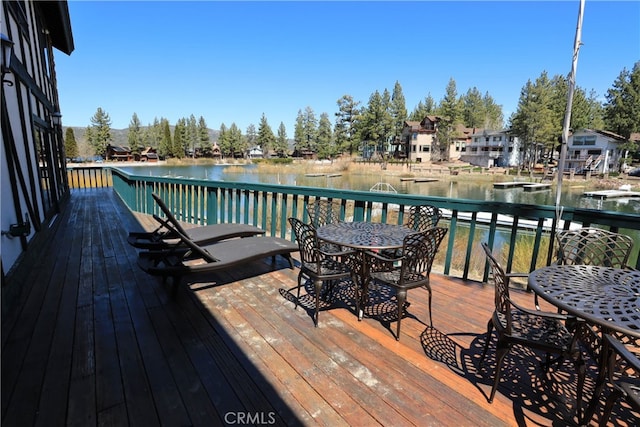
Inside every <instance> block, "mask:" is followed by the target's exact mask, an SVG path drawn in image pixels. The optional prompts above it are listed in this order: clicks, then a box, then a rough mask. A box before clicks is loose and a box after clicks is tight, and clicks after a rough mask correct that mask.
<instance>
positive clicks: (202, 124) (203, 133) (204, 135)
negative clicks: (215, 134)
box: [198, 116, 211, 157]
mask: <svg viewBox="0 0 640 427" xmlns="http://www.w3.org/2000/svg"><path fill="white" fill-rule="evenodd" d="M198 148H200V153H201V154H202V155H203V156H204V157H210V156H211V137H210V136H209V128H208V127H207V122H206V121H205V120H204V117H202V116H200V118H199V119H198Z"/></svg>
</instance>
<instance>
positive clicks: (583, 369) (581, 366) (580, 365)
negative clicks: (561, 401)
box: [575, 353, 588, 422]
mask: <svg viewBox="0 0 640 427" xmlns="http://www.w3.org/2000/svg"><path fill="white" fill-rule="evenodd" d="M575 365H576V372H577V373H578V385H577V389H576V415H577V416H578V422H582V421H583V420H582V417H583V415H582V393H583V391H584V381H585V377H586V374H587V366H586V364H585V363H584V359H583V358H582V355H581V354H580V353H578V355H577V357H576V359H575ZM586 421H588V420H586Z"/></svg>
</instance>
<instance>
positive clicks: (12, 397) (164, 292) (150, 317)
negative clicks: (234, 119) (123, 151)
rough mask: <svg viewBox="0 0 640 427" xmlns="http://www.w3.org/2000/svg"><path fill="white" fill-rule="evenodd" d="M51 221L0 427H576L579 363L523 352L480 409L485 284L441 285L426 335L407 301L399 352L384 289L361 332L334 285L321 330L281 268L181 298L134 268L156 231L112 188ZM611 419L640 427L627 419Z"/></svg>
mask: <svg viewBox="0 0 640 427" xmlns="http://www.w3.org/2000/svg"><path fill="white" fill-rule="evenodd" d="M57 221H58V224H57V227H58V228H57V231H56V235H55V238H54V239H51V241H50V243H49V247H48V250H47V252H46V254H44V256H42V257H41V260H42V262H41V263H40V264H38V265H33V268H32V270H31V272H30V276H29V278H28V280H27V281H26V282H25V283H24V285H23V286H24V292H23V293H22V295H23V298H22V300H21V302H22V303H21V306H20V307H18V308H17V309H16V310H15V311H13V312H12V314H11V315H10V316H8V318H7V319H5V321H4V322H3V324H2V425H3V426H30V425H46V426H61V425H80V426H90V425H117V426H125V425H141V426H152V425H168V426H186V425H203V426H211V425H259V424H266V425H327V426H339V425H352V426H371V425H389V426H391V425H393V426H402V425H419V426H425V425H443V426H450V425H455V426H500V425H522V426H524V425H549V426H550V425H567V424H570V423H571V422H573V421H575V420H574V418H573V414H572V410H573V408H574V406H575V400H574V397H573V396H575V376H574V375H573V374H571V372H572V365H571V364H570V363H567V364H564V365H562V366H560V367H559V368H558V369H556V370H552V371H551V373H550V374H549V375H548V376H547V375H545V374H544V373H542V372H541V371H540V368H539V365H538V362H539V360H540V359H541V357H542V355H535V354H532V353H529V352H525V351H523V350H521V349H514V350H513V351H512V353H511V355H510V356H509V357H508V358H507V361H506V369H505V372H504V375H503V382H502V383H501V386H500V388H499V390H498V394H497V396H496V399H495V400H494V402H493V404H489V403H487V400H486V396H487V393H488V392H489V390H490V377H491V372H492V369H493V362H494V358H493V357H492V350H491V349H490V355H489V356H488V358H487V362H486V366H487V368H482V369H481V368H480V366H481V365H480V363H479V358H480V354H481V352H482V348H483V345H484V343H485V339H486V333H485V328H486V321H487V320H488V319H489V317H490V314H491V312H492V304H493V300H492V298H493V289H492V287H490V286H486V285H482V284H480V283H475V282H467V283H463V282H461V281H458V280H451V279H448V278H446V277H444V276H442V275H439V274H437V273H433V274H432V284H433V291H434V297H433V298H434V300H433V311H434V313H433V319H434V327H433V328H432V327H428V326H427V325H426V324H425V323H424V322H426V321H427V319H428V313H427V308H426V292H425V291H424V290H421V289H418V290H414V291H411V292H410V293H409V301H410V302H411V306H410V307H409V310H408V311H409V315H408V317H407V318H405V319H404V320H403V323H402V336H401V340H400V342H397V341H396V340H395V338H394V337H393V334H392V333H391V330H395V328H394V326H395V323H394V321H393V314H391V313H393V312H394V311H393V310H394V307H395V306H394V304H393V301H389V298H390V296H389V295H387V294H386V293H385V292H383V291H382V290H380V291H379V292H377V293H375V294H373V295H372V299H373V304H372V305H371V306H370V307H369V309H368V314H369V316H368V317H367V318H365V319H364V320H363V321H362V322H358V321H357V318H356V316H355V313H354V308H353V303H352V297H353V293H352V291H351V290H350V289H349V287H348V286H347V285H344V286H341V287H339V288H338V289H336V291H335V292H334V294H333V296H332V299H331V300H330V302H329V303H327V304H326V307H325V310H323V311H321V312H320V324H319V327H318V328H314V326H313V321H312V319H311V317H310V313H311V309H312V303H311V301H312V300H311V299H310V298H308V297H305V296H304V291H303V297H302V298H301V299H300V304H301V305H300V306H299V307H298V308H297V309H294V303H293V302H292V301H294V300H295V297H294V294H292V293H290V292H289V290H290V289H291V288H293V287H294V285H295V283H296V274H297V269H296V270H290V269H289V268H288V267H287V263H286V262H284V261H283V260H279V261H278V263H277V264H276V265H272V264H271V261H270V260H265V261H264V262H255V263H251V264H248V265H247V266H246V268H239V269H237V270H233V271H229V272H225V273H223V274H216V275H215V276H213V275H212V276H211V277H207V278H204V279H202V280H199V281H198V283H191V284H183V286H181V287H180V289H179V291H178V293H177V295H176V296H175V297H172V293H171V292H170V290H169V289H168V288H167V286H165V285H164V284H162V283H161V281H160V280H157V279H155V278H153V277H150V276H147V275H146V274H145V273H143V272H142V271H141V270H140V269H139V268H138V267H137V265H136V257H137V251H136V250H135V249H134V248H132V247H130V246H129V245H128V244H127V242H126V237H127V232H128V231H131V230H140V229H142V228H148V227H149V224H150V223H151V222H150V220H149V218H148V217H145V216H142V215H133V214H132V213H131V212H130V211H129V210H128V209H127V208H126V207H125V206H124V205H123V204H122V203H121V202H120V200H119V199H118V198H117V196H115V195H114V193H113V192H112V190H111V189H98V190H95V189H94V190H78V191H74V192H73V193H72V196H71V201H70V203H69V204H68V205H67V207H66V209H65V210H64V212H63V213H62V214H61V215H60V217H59V218H58V219H57ZM514 293H515V292H514ZM516 296H517V298H518V299H519V300H520V301H522V302H528V303H530V302H532V296H531V295H530V294H526V293H519V294H517V295H516ZM389 328H391V330H390V329H389ZM590 373H591V374H592V373H593V372H592V370H590ZM589 386H592V381H590V382H589ZM589 391H590V390H587V394H589ZM613 419H614V420H615V425H625V424H626V425H633V424H637V423H638V419H637V418H634V417H633V414H631V413H630V412H629V411H628V410H626V409H624V408H621V406H620V405H618V406H617V408H616V409H615V410H614V414H613ZM596 421H597V420H596V419H594V420H592V421H591V424H592V425H596ZM612 425H614V424H613V423H612Z"/></svg>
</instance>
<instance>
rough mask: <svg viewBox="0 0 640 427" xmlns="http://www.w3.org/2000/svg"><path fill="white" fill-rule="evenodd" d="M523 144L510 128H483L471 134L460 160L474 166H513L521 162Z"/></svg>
mask: <svg viewBox="0 0 640 427" xmlns="http://www.w3.org/2000/svg"><path fill="white" fill-rule="evenodd" d="M521 150H522V148H521V146H520V140H519V139H518V137H517V136H515V135H512V134H511V133H510V132H509V130H482V131H478V132H476V133H474V134H473V135H471V142H469V143H468V144H467V147H466V150H465V152H464V154H462V155H461V156H460V160H462V161H464V162H468V163H470V164H472V165H474V166H482V167H485V168H490V167H513V166H518V165H519V164H520V163H521Z"/></svg>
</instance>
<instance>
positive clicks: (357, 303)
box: [351, 276, 360, 320]
mask: <svg viewBox="0 0 640 427" xmlns="http://www.w3.org/2000/svg"><path fill="white" fill-rule="evenodd" d="M351 282H352V283H353V288H354V290H355V294H356V316H358V317H359V316H360V289H359V286H358V282H357V281H356V278H355V277H354V276H352V277H351ZM358 320H359V319H358Z"/></svg>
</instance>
